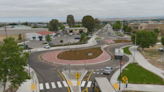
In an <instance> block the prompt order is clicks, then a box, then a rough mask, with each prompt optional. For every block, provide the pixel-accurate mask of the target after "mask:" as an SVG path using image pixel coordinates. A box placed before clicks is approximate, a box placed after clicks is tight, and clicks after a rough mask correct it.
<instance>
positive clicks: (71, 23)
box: [67, 15, 75, 27]
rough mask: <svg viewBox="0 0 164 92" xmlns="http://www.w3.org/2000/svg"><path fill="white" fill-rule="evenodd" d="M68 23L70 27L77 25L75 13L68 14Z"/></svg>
mask: <svg viewBox="0 0 164 92" xmlns="http://www.w3.org/2000/svg"><path fill="white" fill-rule="evenodd" d="M67 23H68V25H69V27H73V26H74V25H75V19H74V16H73V15H67Z"/></svg>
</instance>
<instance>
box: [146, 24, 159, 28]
mask: <svg viewBox="0 0 164 92" xmlns="http://www.w3.org/2000/svg"><path fill="white" fill-rule="evenodd" d="M160 26H161V24H148V25H147V26H146V27H160Z"/></svg>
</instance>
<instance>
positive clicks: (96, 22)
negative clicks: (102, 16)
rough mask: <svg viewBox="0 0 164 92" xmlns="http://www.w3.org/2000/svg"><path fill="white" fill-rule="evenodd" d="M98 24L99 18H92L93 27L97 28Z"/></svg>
mask: <svg viewBox="0 0 164 92" xmlns="http://www.w3.org/2000/svg"><path fill="white" fill-rule="evenodd" d="M99 25H100V20H99V19H98V18H95V20H94V28H95V29H98V28H99Z"/></svg>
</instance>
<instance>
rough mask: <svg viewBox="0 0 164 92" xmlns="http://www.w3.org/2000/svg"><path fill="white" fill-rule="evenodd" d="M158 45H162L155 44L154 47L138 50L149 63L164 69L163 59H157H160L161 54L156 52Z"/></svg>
mask: <svg viewBox="0 0 164 92" xmlns="http://www.w3.org/2000/svg"><path fill="white" fill-rule="evenodd" d="M159 47H163V46H162V45H156V46H154V47H150V48H144V52H142V51H141V49H140V48H138V50H139V51H140V52H141V53H142V55H143V56H144V57H145V58H146V59H147V60H148V61H149V63H151V64H152V65H154V66H155V67H158V68H160V69H163V70H164V60H163V62H160V61H158V60H159V59H161V56H162V54H161V53H160V52H158V48H159Z"/></svg>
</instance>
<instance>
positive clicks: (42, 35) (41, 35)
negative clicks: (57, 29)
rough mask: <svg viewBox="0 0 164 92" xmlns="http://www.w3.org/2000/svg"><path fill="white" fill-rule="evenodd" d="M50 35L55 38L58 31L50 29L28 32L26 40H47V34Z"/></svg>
mask: <svg viewBox="0 0 164 92" xmlns="http://www.w3.org/2000/svg"><path fill="white" fill-rule="evenodd" d="M48 34H49V35H50V37H51V38H53V37H54V36H55V35H56V33H54V32H50V31H39V32H34V33H26V40H36V41H45V40H46V36H47V35H48Z"/></svg>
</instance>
